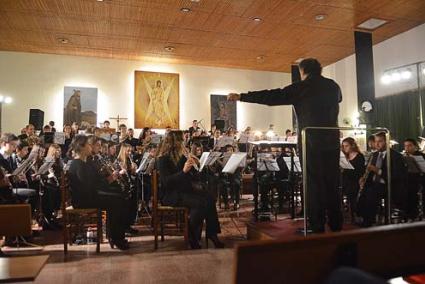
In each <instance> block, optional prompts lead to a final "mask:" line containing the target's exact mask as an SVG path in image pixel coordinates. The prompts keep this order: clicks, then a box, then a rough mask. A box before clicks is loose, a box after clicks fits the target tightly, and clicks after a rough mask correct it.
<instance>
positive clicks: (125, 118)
mask: <svg viewBox="0 0 425 284" xmlns="http://www.w3.org/2000/svg"><path fill="white" fill-rule="evenodd" d="M109 119H114V120H116V121H117V129H119V128H120V120H127V119H128V118H127V117H120V115H117V117H110V118H109Z"/></svg>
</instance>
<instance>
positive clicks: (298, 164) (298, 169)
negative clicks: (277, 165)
mask: <svg viewBox="0 0 425 284" xmlns="http://www.w3.org/2000/svg"><path fill="white" fill-rule="evenodd" d="M283 160H284V161H285V164H286V166H287V167H288V170H291V157H283ZM294 172H295V173H301V172H302V167H301V162H300V157H294Z"/></svg>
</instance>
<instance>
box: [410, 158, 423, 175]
mask: <svg viewBox="0 0 425 284" xmlns="http://www.w3.org/2000/svg"><path fill="white" fill-rule="evenodd" d="M411 157H413V159H415V162H416V164H418V167H419V168H420V169H421V172H423V173H425V159H424V157H422V156H411Z"/></svg>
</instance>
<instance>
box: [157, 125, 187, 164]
mask: <svg viewBox="0 0 425 284" xmlns="http://www.w3.org/2000/svg"><path fill="white" fill-rule="evenodd" d="M184 151H185V149H184V145H183V132H182V131H170V132H168V133H167V135H166V136H165V139H164V140H163V141H162V143H161V146H160V148H159V151H158V153H157V157H162V156H169V157H170V159H171V161H172V162H173V163H174V164H175V165H177V163H178V162H179V160H180V159H181V157H182V156H183V154H184Z"/></svg>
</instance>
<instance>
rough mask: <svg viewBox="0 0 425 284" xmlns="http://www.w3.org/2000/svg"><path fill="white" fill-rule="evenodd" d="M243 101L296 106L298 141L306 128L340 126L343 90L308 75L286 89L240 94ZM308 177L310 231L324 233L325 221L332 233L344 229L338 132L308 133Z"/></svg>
mask: <svg viewBox="0 0 425 284" xmlns="http://www.w3.org/2000/svg"><path fill="white" fill-rule="evenodd" d="M240 100H241V101H242V102H249V103H258V104H265V105H269V106H277V105H293V106H294V108H295V112H296V115H297V119H298V129H299V134H298V141H299V144H300V143H301V141H302V140H301V130H302V129H303V128H305V127H312V126H319V127H336V126H338V113H339V103H340V102H341V100H342V96H341V89H340V87H339V86H338V84H337V83H335V82H334V81H333V80H331V79H327V78H324V77H323V76H321V75H309V76H308V77H307V78H306V79H305V80H303V81H300V82H296V83H294V84H292V85H289V86H287V87H285V88H283V89H273V90H263V91H255V92H248V93H246V94H241V99H240ZM306 150H307V178H308V194H307V202H308V210H307V211H308V212H307V213H308V216H309V228H310V229H311V230H313V231H314V232H323V231H324V224H325V222H326V213H327V216H328V223H329V226H330V228H331V230H333V231H338V230H341V227H342V212H341V203H340V193H339V192H338V191H337V184H338V170H339V168H338V167H339V131H337V130H331V131H330V130H309V131H308V132H307V149H306Z"/></svg>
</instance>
